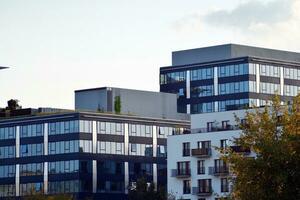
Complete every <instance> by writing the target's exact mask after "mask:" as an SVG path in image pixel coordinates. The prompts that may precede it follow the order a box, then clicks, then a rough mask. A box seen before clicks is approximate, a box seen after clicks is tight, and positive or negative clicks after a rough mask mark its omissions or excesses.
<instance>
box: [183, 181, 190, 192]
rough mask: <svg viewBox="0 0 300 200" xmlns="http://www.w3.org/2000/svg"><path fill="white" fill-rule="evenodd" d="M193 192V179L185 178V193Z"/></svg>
mask: <svg viewBox="0 0 300 200" xmlns="http://www.w3.org/2000/svg"><path fill="white" fill-rule="evenodd" d="M190 193H191V181H190V180H184V181H183V194H190Z"/></svg>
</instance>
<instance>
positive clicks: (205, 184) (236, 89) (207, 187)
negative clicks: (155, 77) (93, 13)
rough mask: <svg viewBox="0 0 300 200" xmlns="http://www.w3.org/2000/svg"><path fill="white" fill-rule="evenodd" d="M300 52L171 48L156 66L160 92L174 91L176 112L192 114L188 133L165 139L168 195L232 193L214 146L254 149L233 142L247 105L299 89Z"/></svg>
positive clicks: (205, 199) (200, 197)
mask: <svg viewBox="0 0 300 200" xmlns="http://www.w3.org/2000/svg"><path fill="white" fill-rule="evenodd" d="M299 67H300V53H294V52H287V51H280V50H271V49H264V48H257V47H249V46H241V45H235V44H227V45H221V46H214V47H205V48H200V49H192V50H184V51H177V52H173V57H172V66H170V67H162V68H161V69H160V90H161V91H164V92H172V93H177V94H178V95H177V96H178V101H177V104H178V108H179V111H180V112H186V113H191V134H185V135H178V136H177V135H172V136H169V137H168V142H167V148H168V152H172V153H169V155H168V159H167V161H168V163H167V166H168V193H170V194H173V195H174V196H175V198H176V199H190V200H216V199H221V198H226V197H227V196H228V194H229V192H230V191H231V186H232V184H231V183H230V181H229V178H228V177H229V175H230V169H229V167H228V164H226V163H224V162H223V160H221V159H220V156H221V154H220V153H219V151H218V150H216V148H215V147H219V148H224V147H231V148H232V149H233V150H234V151H236V152H240V153H243V154H244V155H245V156H255V154H254V153H253V152H251V151H250V150H246V149H241V148H240V147H239V146H235V144H234V143H232V141H233V138H237V137H239V136H240V134H241V133H242V132H241V130H239V129H238V126H236V121H235V118H234V114H235V115H237V116H238V117H239V118H240V119H243V118H244V116H245V108H247V107H249V106H251V105H256V106H264V105H265V104H266V101H267V100H268V99H270V97H271V96H273V95H274V94H276V93H277V94H279V95H280V97H281V100H282V101H283V102H287V101H290V100H291V99H292V98H293V97H294V96H296V95H297V94H298V92H299V91H300V90H299V89H300V68H299Z"/></svg>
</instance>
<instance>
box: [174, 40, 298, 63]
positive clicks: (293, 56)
mask: <svg viewBox="0 0 300 200" xmlns="http://www.w3.org/2000/svg"><path fill="white" fill-rule="evenodd" d="M239 57H258V58H266V59H274V60H282V61H288V62H298V63H300V53H298V52H293V51H286V50H278V49H270V48H263V47H254V46H247V45H240V44H223V45H216V46H208V47H201V48H195V49H187V50H180V51H174V52H172V65H173V66H176V65H186V64H195V63H203V62H211V61H217V60H226V59H232V58H239Z"/></svg>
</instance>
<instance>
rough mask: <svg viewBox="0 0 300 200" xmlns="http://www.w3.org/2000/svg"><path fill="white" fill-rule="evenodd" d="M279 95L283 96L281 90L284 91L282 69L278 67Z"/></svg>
mask: <svg viewBox="0 0 300 200" xmlns="http://www.w3.org/2000/svg"><path fill="white" fill-rule="evenodd" d="M279 69H280V93H279V94H280V95H281V96H283V90H284V76H283V75H284V74H283V73H284V71H283V67H280V68H279Z"/></svg>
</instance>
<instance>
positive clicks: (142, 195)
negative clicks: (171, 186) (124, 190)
mask: <svg viewBox="0 0 300 200" xmlns="http://www.w3.org/2000/svg"><path fill="white" fill-rule="evenodd" d="M128 198H129V200H166V199H167V193H166V191H165V189H164V188H163V187H159V188H158V191H155V185H154V183H150V185H148V184H147V181H146V179H145V178H144V177H142V178H139V179H138V180H137V182H136V188H130V189H129V193H128Z"/></svg>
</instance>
